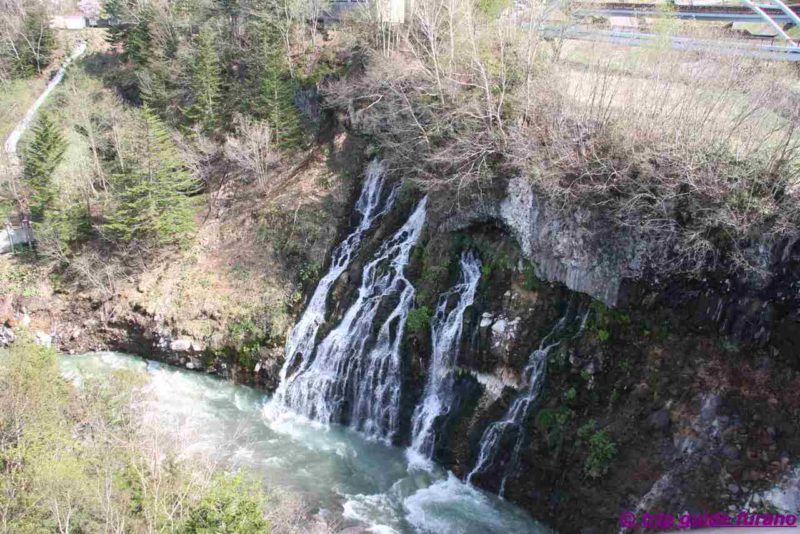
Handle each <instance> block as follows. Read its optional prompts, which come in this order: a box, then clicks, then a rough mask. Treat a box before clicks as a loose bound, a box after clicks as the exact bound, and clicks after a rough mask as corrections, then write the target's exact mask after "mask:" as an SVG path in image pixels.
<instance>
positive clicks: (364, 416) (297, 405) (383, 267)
mask: <svg viewBox="0 0 800 534" xmlns="http://www.w3.org/2000/svg"><path fill="white" fill-rule="evenodd" d="M426 204H427V197H426V198H424V199H422V201H420V203H419V204H418V205H417V207H416V209H415V210H414V212H413V213H412V214H411V216H410V217H409V218H408V220H407V221H406V223H405V224H404V225H403V226H402V227H401V228H400V229H399V230H398V231H397V232H396V233H395V234H394V235H393V236H392V237H391V239H388V240H387V241H385V242H384V243H383V244H382V245H381V247H380V248H379V249H378V251H377V252H376V253H375V255H374V257H373V258H372V260H371V261H370V262H369V263H367V264H366V265H365V266H364V269H363V272H362V277H361V280H362V282H361V287H359V289H358V296H357V298H356V300H355V302H354V303H353V304H352V305H351V306H350V308H348V310H347V311H346V312H345V314H344V317H343V318H342V320H341V322H340V323H339V324H338V325H337V326H336V328H334V329H333V330H331V332H330V333H329V334H328V335H327V336H326V337H325V338H324V339H323V340H322V341H321V342H320V343H319V344H318V345H317V347H316V349H315V350H314V351H313V360H311V361H310V362H309V360H308V359H306V360H305V364H304V366H303V367H302V368H301V369H300V370H298V371H297V372H296V373H294V374H293V375H292V376H291V377H287V378H286V379H285V380H284V382H285V384H282V386H281V387H282V389H283V392H282V395H281V397H280V399H279V400H280V402H281V403H282V404H283V405H285V406H286V407H288V408H290V409H292V410H293V411H295V412H298V413H300V414H302V415H305V416H306V417H309V418H312V419H316V420H317V421H321V422H324V423H332V422H339V423H348V424H349V425H350V426H351V427H353V428H355V429H357V430H359V431H361V432H362V433H364V434H366V435H367V436H370V437H373V438H377V439H382V440H384V441H392V439H393V438H394V437H395V435H396V433H397V431H398V428H399V413H400V379H401V376H400V342H401V340H402V337H403V331H404V329H405V323H406V317H407V316H408V312H409V310H410V308H411V305H412V303H413V301H414V295H415V292H414V287H413V286H412V285H411V283H410V282H409V281H408V280H407V279H406V278H405V276H404V274H403V272H404V269H405V266H406V264H407V263H408V260H409V256H410V254H411V249H412V248H413V247H414V245H415V244H416V242H417V239H418V238H419V236H420V233H421V232H422V227H423V225H424V224H425V215H426V211H425V207H426ZM379 310H381V311H384V312H385V313H386V319H385V320H384V321H383V323H382V324H381V325H380V326H379V327H378V328H377V329H376V328H375V327H374V323H375V319H376V317H377V316H378V312H379ZM376 331H377V334H376V333H375V332H376ZM308 352H311V351H307V353H308Z"/></svg>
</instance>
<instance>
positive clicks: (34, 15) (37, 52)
mask: <svg viewBox="0 0 800 534" xmlns="http://www.w3.org/2000/svg"><path fill="white" fill-rule="evenodd" d="M22 32H23V34H24V35H23V36H21V37H20V38H19V39H17V40H16V41H15V43H14V48H15V49H16V50H17V54H18V55H17V57H16V58H15V60H14V69H15V71H16V74H17V75H18V76H23V77H27V76H34V75H36V74H39V73H41V72H42V70H43V69H44V68H45V67H47V65H49V64H50V61H51V60H52V56H53V50H54V49H55V47H56V39H55V34H54V33H53V30H52V29H51V28H50V18H49V17H48V16H47V13H45V12H43V11H34V12H31V13H28V14H27V15H26V16H25V19H24V20H23V22H22Z"/></svg>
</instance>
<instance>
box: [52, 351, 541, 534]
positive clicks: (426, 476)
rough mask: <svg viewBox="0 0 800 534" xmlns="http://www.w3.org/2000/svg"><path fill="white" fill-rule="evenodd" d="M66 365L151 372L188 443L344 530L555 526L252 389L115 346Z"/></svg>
mask: <svg viewBox="0 0 800 534" xmlns="http://www.w3.org/2000/svg"><path fill="white" fill-rule="evenodd" d="M60 365H61V370H62V373H63V374H64V376H66V377H67V378H69V379H71V380H76V381H79V380H80V378H81V377H83V376H98V375H99V376H102V374H103V373H108V372H110V371H112V370H114V369H120V368H130V369H139V370H141V371H143V372H146V373H147V374H148V375H149V378H150V381H149V384H148V386H147V388H148V389H149V390H150V393H151V395H150V398H151V399H152V400H150V401H148V404H147V408H146V409H147V410H148V411H150V410H152V414H153V416H155V417H157V418H158V420H159V421H163V424H164V425H165V427H166V428H169V429H174V430H175V431H179V432H181V435H182V436H188V438H187V437H184V439H188V441H189V445H190V448H191V449H193V450H196V451H199V452H203V453H206V454H208V455H211V456H212V457H214V458H217V459H220V460H222V461H223V462H224V464H225V465H227V466H228V467H229V468H232V469H235V468H237V467H243V468H247V469H248V470H250V471H251V472H252V473H254V474H256V475H257V476H259V477H260V478H261V479H262V480H263V482H264V485H265V486H266V487H268V488H274V489H283V490H288V491H292V492H296V493H298V494H300V495H301V496H303V497H304V498H305V500H306V501H307V502H308V503H309V504H310V505H311V506H313V507H318V508H319V509H320V510H323V511H325V513H328V514H332V515H333V516H335V517H342V518H343V519H344V525H345V526H347V525H351V526H362V527H366V528H367V529H368V531H371V532H376V533H381V534H386V533H392V532H397V533H414V532H419V533H436V534H443V533H458V534H471V533H475V534H478V533H480V534H485V533H494V532H496V533H503V534H508V533H512V532H513V533H533V534H540V533H541V534H544V533H548V532H550V531H549V530H548V529H546V528H545V527H544V526H542V525H540V524H539V523H536V522H534V521H533V520H531V519H530V518H529V517H528V516H527V515H526V514H525V513H524V512H523V511H522V510H521V509H519V508H517V507H514V506H512V505H510V504H509V503H507V502H505V501H503V500H501V499H499V498H498V497H496V496H494V495H490V494H488V493H485V492H483V491H480V490H478V489H475V488H474V487H472V486H470V485H467V484H465V483H463V482H461V481H460V480H458V479H457V478H456V477H455V476H453V475H452V474H448V473H446V472H444V471H443V470H441V469H434V470H432V471H430V472H429V471H425V470H421V471H417V470H414V469H410V468H409V466H408V462H407V459H406V456H405V454H404V451H403V450H401V449H399V448H396V447H389V446H386V445H384V444H383V443H381V442H378V441H369V440H366V439H365V438H363V437H362V436H360V435H359V434H357V433H356V432H355V431H353V430H349V429H347V428H343V427H340V426H337V425H330V426H322V425H320V424H319V423H314V422H310V421H308V420H306V419H304V418H300V417H298V416H293V415H291V414H290V413H289V412H282V413H281V412H280V411H279V410H276V409H275V407H274V406H272V407H270V408H271V409H266V408H267V407H268V404H269V398H268V397H267V396H265V395H264V394H263V393H262V392H259V391H256V390H254V389H252V388H248V387H246V386H239V385H235V384H232V383H231V382H228V381H225V380H221V379H218V378H215V377H211V376H207V375H204V374H201V373H197V372H191V371H186V370H183V369H179V368H176V367H171V366H167V365H163V364H158V363H155V362H150V361H146V360H143V359H141V358H137V357H134V356H129V355H125V354H120V353H113V352H100V353H91V354H86V355H82V356H64V357H62V358H61V360H60ZM276 412H278V413H279V415H274V414H275V413H276ZM267 414H272V415H267Z"/></svg>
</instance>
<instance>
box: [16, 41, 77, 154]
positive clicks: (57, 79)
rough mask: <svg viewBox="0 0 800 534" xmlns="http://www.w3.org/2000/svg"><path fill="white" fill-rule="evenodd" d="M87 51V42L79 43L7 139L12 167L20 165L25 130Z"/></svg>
mask: <svg viewBox="0 0 800 534" xmlns="http://www.w3.org/2000/svg"><path fill="white" fill-rule="evenodd" d="M85 51H86V42H85V41H81V42H79V43H78V45H77V46H76V47H75V49H74V50H73V51H72V54H70V55H69V57H67V59H66V61H64V64H63V65H61V68H59V69H58V72H56V75H55V76H53V79H52V80H50V83H48V84H47V87H46V88H45V90H44V91H43V92H42V94H41V95H39V98H37V99H36V102H34V103H33V105H32V106H31V107H30V108H29V109H28V112H27V113H25V116H24V117H22V120H21V121H19V124H17V127H16V128H14V130H13V131H12V132H11V135H9V136H8V139H6V144H5V150H6V154H8V160H9V161H10V162H11V165H13V166H17V165H19V156H17V144H18V143H19V140H20V139H21V138H22V134H24V133H25V130H27V129H28V127H29V126H30V125H31V123H32V122H33V119H34V118H35V117H36V112H37V111H39V108H40V107H42V104H44V102H45V100H47V97H48V96H50V93H52V92H53V89H55V88H56V86H57V85H58V84H59V83H61V80H63V79H64V73H65V72H66V71H67V67H69V65H70V64H71V63H72V62H73V61H74V60H76V59H77V58H78V57H80V56H81V54H83V53H84V52H85Z"/></svg>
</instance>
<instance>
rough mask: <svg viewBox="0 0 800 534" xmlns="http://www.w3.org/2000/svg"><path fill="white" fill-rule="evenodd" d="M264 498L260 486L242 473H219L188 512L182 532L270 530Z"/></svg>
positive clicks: (256, 532)
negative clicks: (264, 510)
mask: <svg viewBox="0 0 800 534" xmlns="http://www.w3.org/2000/svg"><path fill="white" fill-rule="evenodd" d="M264 503H265V497H264V494H263V492H262V491H261V490H260V489H259V487H258V485H257V484H255V483H254V482H251V481H247V480H246V479H245V478H244V477H243V476H242V475H241V474H237V475H233V476H231V475H218V476H217V477H216V478H215V479H214V480H213V482H212V484H211V487H210V488H209V489H208V490H207V492H206V494H205V495H204V496H203V498H202V499H200V501H199V502H197V503H196V504H195V505H194V506H193V507H192V508H191V510H190V511H189V518H188V520H187V521H186V524H185V525H184V529H183V532H188V533H192V534H251V533H252V534H261V533H268V532H269V531H270V525H269V523H267V521H266V520H265V519H264V512H263V507H264Z"/></svg>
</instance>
